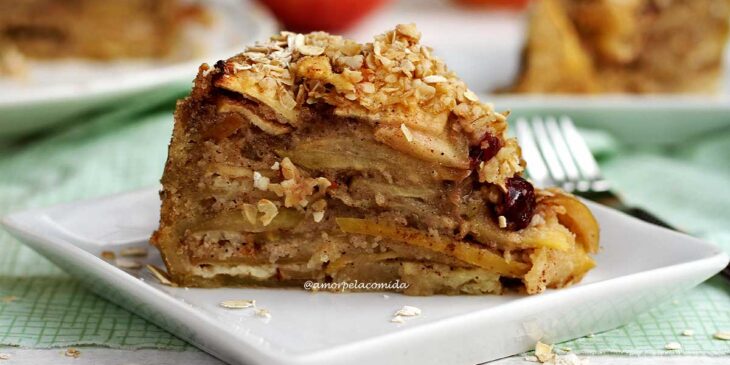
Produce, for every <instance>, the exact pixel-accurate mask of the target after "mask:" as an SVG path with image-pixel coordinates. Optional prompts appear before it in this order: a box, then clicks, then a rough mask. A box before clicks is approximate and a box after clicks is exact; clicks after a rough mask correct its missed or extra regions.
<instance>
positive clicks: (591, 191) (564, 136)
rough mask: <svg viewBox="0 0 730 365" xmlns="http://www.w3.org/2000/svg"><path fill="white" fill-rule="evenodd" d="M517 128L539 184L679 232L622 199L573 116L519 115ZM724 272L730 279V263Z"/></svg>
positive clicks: (525, 155)
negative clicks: (601, 167) (608, 179)
mask: <svg viewBox="0 0 730 365" xmlns="http://www.w3.org/2000/svg"><path fill="white" fill-rule="evenodd" d="M516 127H517V128H516V130H517V139H518V140H519V143H520V146H521V147H522V156H523V158H524V159H525V161H527V174H528V175H529V176H530V178H531V179H532V181H533V183H534V184H535V185H536V186H538V187H548V186H559V187H562V188H563V189H564V190H565V191H567V192H570V193H573V194H575V195H578V196H582V197H584V198H587V199H590V200H593V201H596V202H598V203H601V204H604V205H608V206H610V207H612V208H615V209H618V210H621V211H623V212H624V213H627V214H629V215H631V216H633V217H636V218H639V219H641V220H643V221H645V222H649V223H653V224H656V225H658V226H662V227H664V228H669V229H672V230H675V231H679V230H678V229H677V228H675V227H672V226H671V225H669V224H668V223H666V222H664V221H663V220H661V219H660V218H658V217H657V216H655V215H654V214H651V213H649V212H648V211H646V210H644V209H642V208H639V207H631V206H628V205H626V204H625V203H624V202H623V201H621V198H620V197H619V196H618V195H616V194H615V193H614V192H613V191H612V189H611V184H609V183H608V181H606V179H604V178H603V175H601V170H600V168H599V167H598V163H597V162H596V159H595V158H594V157H593V154H592V153H591V151H590V149H588V145H587V144H586V142H585V140H583V137H581V135H580V134H579V133H578V130H577V129H576V128H575V125H574V124H573V121H572V120H571V119H570V118H569V117H566V116H562V117H559V118H556V117H553V116H546V117H532V118H531V119H530V121H528V120H527V119H526V118H519V119H517V125H516ZM720 275H722V276H723V277H725V278H726V279H728V280H730V265H728V266H727V267H725V269H724V270H723V271H721V272H720Z"/></svg>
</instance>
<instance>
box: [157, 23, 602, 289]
mask: <svg viewBox="0 0 730 365" xmlns="http://www.w3.org/2000/svg"><path fill="white" fill-rule="evenodd" d="M419 39H420V33H419V32H418V30H417V29H416V28H415V26H414V25H398V26H397V27H396V28H395V29H394V30H392V31H389V32H387V33H385V34H382V35H379V36H377V37H375V39H374V41H373V42H372V43H366V44H359V43H356V42H354V41H351V40H347V39H343V38H342V37H338V36H334V35H329V34H326V33H321V32H319V33H311V34H306V35H305V34H293V33H288V32H283V33H281V34H280V35H276V36H273V37H271V39H270V40H269V41H268V42H267V43H263V44H257V45H255V46H253V47H249V48H248V49H246V50H245V52H243V53H241V54H238V55H236V56H234V57H232V58H230V59H228V60H226V61H218V62H217V63H216V64H215V65H214V66H212V67H211V66H209V65H207V64H204V65H202V66H201V67H200V69H199V73H198V76H197V78H196V79H195V85H194V87H193V90H192V92H191V94H190V96H188V97H187V98H185V99H184V100H182V101H180V102H179V103H178V105H177V110H176V112H175V126H174V131H173V136H172V141H171V143H170V147H169V157H168V160H167V164H166V166H165V171H164V175H163V177H162V185H163V190H162V192H161V198H162V212H161V219H160V227H159V229H158V230H157V231H156V232H155V233H154V235H153V237H152V242H153V244H154V245H156V246H157V247H158V248H159V250H160V252H161V253H162V257H163V258H164V261H165V264H166V265H167V270H168V273H169V276H170V277H171V279H172V280H173V281H174V282H176V283H177V284H178V285H183V286H199V287H216V286H301V285H302V283H304V282H305V281H308V280H311V281H314V282H319V283H332V282H353V281H358V282H360V283H388V282H393V281H398V282H400V283H406V284H407V286H408V287H407V289H404V290H402V291H403V292H404V293H406V294H411V295H431V294H485V293H501V292H503V290H507V289H509V290H517V291H522V292H526V293H530V294H532V293H539V292H541V291H543V290H545V289H546V288H559V287H564V286H566V285H569V284H571V283H575V282H577V281H579V280H580V279H581V278H582V277H583V276H584V274H585V273H586V272H587V271H588V270H590V269H591V268H592V267H593V266H594V261H593V260H592V259H591V257H590V254H591V253H595V252H596V251H597V250H598V234H599V232H598V226H597V223H596V221H595V219H594V217H593V216H592V214H591V212H590V211H589V210H588V209H587V208H586V206H584V205H583V204H582V203H581V202H579V201H578V200H577V199H576V198H574V197H573V196H570V195H567V194H565V193H563V192H560V191H558V190H539V189H535V188H534V187H533V186H532V184H531V183H530V182H529V181H528V180H526V179H525V178H524V177H522V174H523V171H524V168H525V164H524V161H523V160H522V159H521V157H520V148H519V146H518V145H517V142H516V140H515V139H513V138H508V137H507V134H506V130H507V122H506V114H501V113H498V112H496V111H495V110H494V108H493V107H492V105H490V104H487V103H483V102H481V101H479V99H478V98H477V96H476V95H475V94H474V93H473V92H472V91H470V90H469V89H467V87H466V85H465V84H464V82H463V81H461V80H460V79H459V78H457V77H456V75H455V74H454V73H453V72H451V71H449V70H448V69H447V68H446V66H445V65H444V64H443V62H442V61H441V60H439V59H438V58H436V57H434V56H432V55H431V50H430V49H429V48H428V47H426V46H423V45H421V44H420V43H419Z"/></svg>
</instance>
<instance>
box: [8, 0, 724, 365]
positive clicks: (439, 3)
mask: <svg viewBox="0 0 730 365" xmlns="http://www.w3.org/2000/svg"><path fill="white" fill-rule="evenodd" d="M517 18H519V17H518V16H516V15H514V14H502V15H500V16H497V17H490V19H492V20H495V21H498V22H501V23H502V24H501V25H500V26H503V27H504V28H505V31H506V32H508V33H515V32H517V33H520V32H521V31H520V30H519V29H516V28H515V25H514V24H515V19H517ZM407 22H415V23H416V24H417V25H418V26H419V28H420V30H421V31H422V32H423V38H424V39H423V40H424V42H425V43H428V44H429V45H430V46H432V47H434V48H435V49H436V50H437V53H450V52H451V51H452V50H454V49H466V50H468V51H469V52H470V55H471V56H470V57H455V58H454V59H455V60H457V61H456V62H459V61H458V60H465V59H466V60H468V59H470V58H471V59H477V60H478V59H481V60H482V61H483V60H484V58H483V57H481V56H485V55H488V52H489V50H488V49H479V47H475V46H474V45H475V42H474V41H473V39H469V38H468V37H465V36H464V34H475V33H476V34H478V30H479V29H480V27H482V26H483V18H480V17H479V16H478V15H475V14H474V13H472V12H469V11H467V10H460V9H453V8H451V7H447V6H446V5H445V1H443V0H401V1H398V2H397V3H395V4H392V5H390V6H388V7H387V8H386V9H384V10H382V11H380V12H378V13H377V14H375V15H374V16H373V17H371V18H369V19H367V20H366V21H364V22H363V23H361V24H360V25H358V26H357V27H355V29H353V30H352V31H351V32H349V34H346V35H347V36H350V37H352V38H355V39H357V40H359V41H363V40H367V39H368V38H370V37H372V35H373V34H378V33H381V32H383V31H385V30H388V29H392V27H393V26H394V25H395V24H397V23H407ZM490 37H493V38H494V39H490V41H493V42H501V41H506V42H510V43H514V40H503V39H499V37H497V36H495V35H491V36H490ZM480 43H482V42H480ZM482 44H484V43H482ZM438 50H441V52H438ZM443 56H444V55H442V57H443ZM444 58H446V60H447V61H450V60H449V58H450V57H444ZM450 63H451V62H450ZM480 66H481V64H477V63H469V62H468V61H467V62H465V63H461V64H458V65H452V68H453V69H456V70H457V71H460V73H461V75H460V76H461V77H462V78H464V79H465V80H466V81H467V82H469V80H471V79H478V78H479V77H480V73H482V72H487V68H486V67H480ZM515 67H516V66H515ZM490 71H491V72H494V70H490ZM513 71H514V70H502V72H503V73H504V74H505V83H506V82H507V81H509V80H510V79H511V77H512V76H511V73H512V72H513ZM494 86H498V85H494ZM78 349H79V350H80V351H81V355H80V356H79V357H78V358H70V357H66V356H65V355H64V352H65V349H20V348H13V347H0V353H4V354H9V355H10V359H8V360H0V365H38V364H53V365H92V364H94V365H96V364H104V365H137V364H139V365H153V364H155V365H168V364H169V365H222V364H224V363H223V362H221V361H220V360H217V359H216V358H214V357H212V356H210V355H208V354H206V353H204V352H200V351H167V350H136V351H132V350H117V349H107V348H101V347H95V348H91V347H79V348H78ZM585 358H587V359H588V360H589V363H590V364H591V365H619V364H620V365H639V364H641V365H658V364H662V365H680V364H692V365H721V364H723V365H726V364H730V356H725V357H712V356H650V357H634V356H613V355H612V356H587V357H585ZM489 364H490V365H518V364H535V363H534V362H528V361H525V360H524V358H523V357H511V358H506V359H502V360H497V361H494V362H490V363H489Z"/></svg>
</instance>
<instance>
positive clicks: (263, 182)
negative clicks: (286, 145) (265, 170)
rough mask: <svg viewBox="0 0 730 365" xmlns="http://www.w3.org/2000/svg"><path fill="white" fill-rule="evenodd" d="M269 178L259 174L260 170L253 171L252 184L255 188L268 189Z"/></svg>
mask: <svg viewBox="0 0 730 365" xmlns="http://www.w3.org/2000/svg"><path fill="white" fill-rule="evenodd" d="M269 181H270V180H269V178H268V177H266V176H263V175H261V173H260V172H258V171H254V172H253V186H254V187H255V188H256V189H259V190H263V191H267V190H268V189H269Z"/></svg>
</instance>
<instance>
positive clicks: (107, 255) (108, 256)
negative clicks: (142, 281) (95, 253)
mask: <svg viewBox="0 0 730 365" xmlns="http://www.w3.org/2000/svg"><path fill="white" fill-rule="evenodd" d="M116 257H117V255H116V254H114V252H112V251H102V252H101V258H102V259H104V260H107V261H112V260H114V259H115V258H116Z"/></svg>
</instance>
